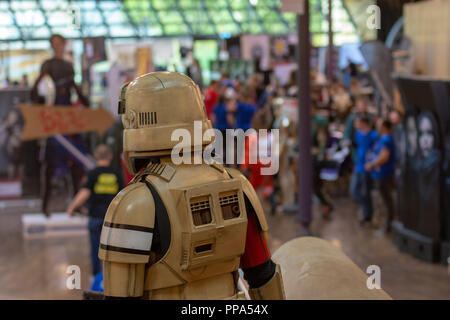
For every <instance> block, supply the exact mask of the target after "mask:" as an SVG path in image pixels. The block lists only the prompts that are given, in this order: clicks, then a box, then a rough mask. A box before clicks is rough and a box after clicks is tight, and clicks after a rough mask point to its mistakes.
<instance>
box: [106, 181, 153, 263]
mask: <svg viewBox="0 0 450 320" xmlns="http://www.w3.org/2000/svg"><path fill="white" fill-rule="evenodd" d="M154 224H155V203H154V200H153V196H152V194H151V193H150V191H149V190H148V188H147V186H146V185H145V184H144V183H134V184H131V185H129V186H127V187H126V188H124V189H123V190H122V191H120V192H119V193H118V194H117V196H116V197H115V198H114V199H113V201H112V202H111V204H110V205H109V207H108V211H107V213H106V216H105V222H104V224H103V228H102V234H101V237H100V249H99V258H100V259H101V260H104V261H111V262H120V263H147V262H148V259H149V253H150V248H151V245H152V239H153V228H154Z"/></svg>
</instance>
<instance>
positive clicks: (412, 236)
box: [393, 74, 450, 263]
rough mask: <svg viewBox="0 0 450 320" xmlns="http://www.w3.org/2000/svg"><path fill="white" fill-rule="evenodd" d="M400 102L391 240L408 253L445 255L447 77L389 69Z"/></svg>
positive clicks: (449, 220) (449, 194) (448, 233)
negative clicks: (402, 112) (401, 145)
mask: <svg viewBox="0 0 450 320" xmlns="http://www.w3.org/2000/svg"><path fill="white" fill-rule="evenodd" d="M394 79H395V80H396V83H397V86H398V88H399V91H400V94H401V96H402V101H403V104H404V106H405V119H404V123H403V130H404V133H403V136H404V140H405V141H404V145H405V148H399V150H400V152H402V150H404V151H403V152H404V154H399V159H403V160H402V161H401V165H400V174H399V176H398V189H397V192H398V206H397V213H398V217H399V220H400V222H399V223H398V224H396V225H394V228H393V231H394V237H393V239H394V243H395V244H396V245H397V246H398V247H399V248H400V249H401V250H404V251H407V252H409V253H410V254H412V255H413V256H415V257H417V258H419V259H422V260H425V261H428V262H437V261H441V262H443V263H447V257H449V256H450V251H449V248H450V108H449V106H450V81H441V80H438V79H435V78H430V77H423V76H414V75H405V74H396V75H394Z"/></svg>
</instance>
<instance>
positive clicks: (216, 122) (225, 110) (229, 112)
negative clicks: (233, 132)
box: [211, 88, 236, 163]
mask: <svg viewBox="0 0 450 320" xmlns="http://www.w3.org/2000/svg"><path fill="white" fill-rule="evenodd" d="M235 110H236V99H235V92H234V89H232V88H227V89H226V90H225V92H224V93H223V94H222V95H221V96H220V97H219V103H218V104H217V105H216V106H215V107H214V109H213V111H212V113H211V122H212V124H213V127H214V128H215V129H217V130H219V131H220V132H221V133H222V150H220V151H219V150H216V152H218V153H219V154H221V155H222V158H223V159H222V160H223V163H226V155H227V152H226V146H227V140H226V139H227V135H226V131H227V129H233V123H234V121H235V120H234V113H235Z"/></svg>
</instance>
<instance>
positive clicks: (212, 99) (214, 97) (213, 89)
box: [204, 80, 219, 119]
mask: <svg viewBox="0 0 450 320" xmlns="http://www.w3.org/2000/svg"><path fill="white" fill-rule="evenodd" d="M204 99H205V108H206V115H207V116H208V119H210V115H211V112H212V110H213V109H214V107H215V106H216V104H217V102H218V101H219V82H218V81H216V80H212V81H211V84H210V85H209V88H208V89H206V91H205V98H204Z"/></svg>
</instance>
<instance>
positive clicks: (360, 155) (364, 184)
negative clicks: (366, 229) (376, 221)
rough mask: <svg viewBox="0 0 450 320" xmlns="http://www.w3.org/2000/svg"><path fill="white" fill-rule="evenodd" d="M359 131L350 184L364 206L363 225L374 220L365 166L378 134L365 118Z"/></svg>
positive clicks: (368, 177) (360, 124) (354, 194)
mask: <svg viewBox="0 0 450 320" xmlns="http://www.w3.org/2000/svg"><path fill="white" fill-rule="evenodd" d="M357 129H358V130H357V131H356V132H355V137H354V142H355V144H356V161H355V168H354V172H353V176H352V180H351V183H350V194H351V195H352V196H353V198H354V199H355V200H356V202H357V203H358V204H359V205H361V206H362V209H363V219H362V220H361V221H360V223H361V225H364V224H365V223H369V222H370V221H371V220H372V214H373V207H372V197H371V191H372V182H371V178H370V174H369V172H368V171H367V170H366V168H365V165H366V163H367V161H368V160H369V159H368V157H369V154H370V150H371V149H372V148H373V146H374V145H375V142H376V141H377V139H378V133H377V132H376V131H375V130H373V129H372V126H371V123H370V120H369V118H367V117H363V118H361V119H360V120H359V121H358V128H357Z"/></svg>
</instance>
